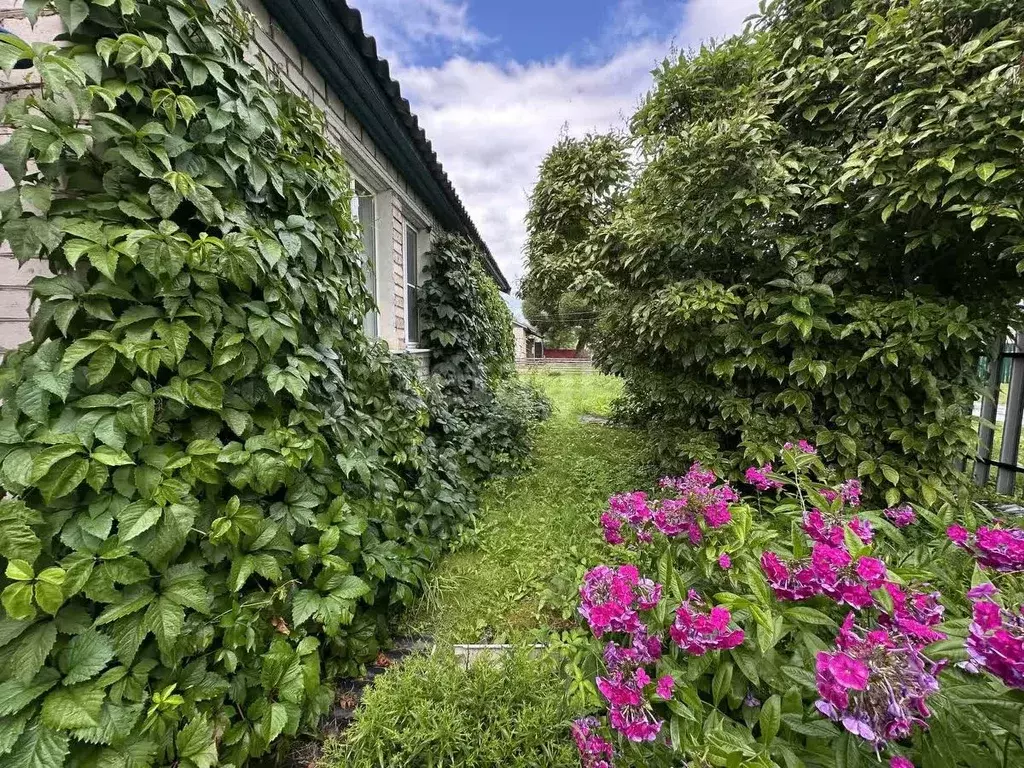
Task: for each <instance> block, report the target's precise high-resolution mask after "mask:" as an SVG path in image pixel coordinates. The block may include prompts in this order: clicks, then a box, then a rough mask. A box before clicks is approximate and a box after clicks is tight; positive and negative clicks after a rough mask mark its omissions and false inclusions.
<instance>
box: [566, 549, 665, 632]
mask: <svg viewBox="0 0 1024 768" xmlns="http://www.w3.org/2000/svg"><path fill="white" fill-rule="evenodd" d="M659 600H661V585H660V584H655V583H654V582H653V581H651V580H650V579H644V578H641V577H640V572H639V571H638V570H637V569H636V566H634V565H622V566H619V567H618V568H609V567H608V566H606V565H599V566H597V567H596V568H594V569H592V570H591V571H590V572H589V573H587V575H586V576H585V577H584V579H583V585H582V586H581V587H580V608H579V611H580V615H582V616H583V618H584V619H586V620H587V623H588V624H590V629H591V631H593V633H594V635H596V636H597V637H601V635H603V634H604V633H605V632H629V633H632V632H637V631H639V630H641V629H643V626H644V625H643V622H642V621H641V620H640V615H639V612H640V611H649V610H651V609H653V608H654V607H655V606H656V605H657V604H658V601H659Z"/></svg>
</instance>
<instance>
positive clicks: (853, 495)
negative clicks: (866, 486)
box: [839, 479, 862, 507]
mask: <svg viewBox="0 0 1024 768" xmlns="http://www.w3.org/2000/svg"><path fill="white" fill-rule="evenodd" d="M861 492H862V489H861V485H860V480H857V479H854V480H847V481H846V482H845V483H843V484H842V485H841V486H839V495H840V497H842V499H843V503H844V504H846V505H848V506H851V507H859V506H860V495H861Z"/></svg>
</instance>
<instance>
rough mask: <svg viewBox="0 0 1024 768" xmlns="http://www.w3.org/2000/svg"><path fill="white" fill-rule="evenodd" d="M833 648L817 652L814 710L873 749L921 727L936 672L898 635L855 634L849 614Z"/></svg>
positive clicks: (935, 666) (935, 687)
mask: <svg viewBox="0 0 1024 768" xmlns="http://www.w3.org/2000/svg"><path fill="white" fill-rule="evenodd" d="M836 647H837V650H836V651H835V652H832V653H828V652H824V651H822V652H821V653H819V654H818V656H817V660H816V661H817V664H816V681H817V685H818V694H819V696H820V697H821V698H820V699H819V700H818V701H817V702H816V704H815V706H816V707H817V709H818V711H820V712H821V713H822V714H823V715H825V716H826V717H828V718H829V719H831V720H834V721H835V722H838V723H842V725H843V727H844V728H846V730H848V731H849V732H850V733H853V734H855V735H857V736H859V737H861V738H862V739H865V740H867V741H870V742H871V743H872V744H873V745H874V746H875V748H876V749H879V748H881V747H882V746H883V745H884V744H885V743H886V742H888V741H900V740H902V739H906V738H907V737H908V736H910V733H911V731H912V729H913V727H914V726H915V725H921V726H922V727H927V722H926V719H927V718H928V716H929V714H930V713H929V710H928V706H927V699H928V697H930V696H931V695H932V694H934V693H936V692H937V691H938V690H939V682H938V678H937V677H936V675H937V674H938V672H939V670H940V669H941V668H942V667H941V665H940V664H935V663H933V662H931V661H930V660H929V659H928V658H927V657H926V656H924V655H923V654H922V653H921V650H920V648H917V647H915V646H914V645H912V644H910V643H908V642H907V641H906V639H905V638H903V637H901V636H900V635H898V634H890V633H889V632H887V631H886V630H884V629H874V630H872V631H870V632H867V633H865V634H864V635H861V634H859V633H858V632H857V631H856V628H855V627H854V623H853V615H852V614H850V615H849V616H847V618H846V621H844V622H843V626H842V628H841V629H840V631H839V635H838V636H837V637H836Z"/></svg>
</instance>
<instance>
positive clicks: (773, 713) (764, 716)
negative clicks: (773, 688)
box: [758, 694, 782, 744]
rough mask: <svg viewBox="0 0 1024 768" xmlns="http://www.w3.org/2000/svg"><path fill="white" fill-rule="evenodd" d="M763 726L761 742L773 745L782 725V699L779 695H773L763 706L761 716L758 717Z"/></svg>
mask: <svg viewBox="0 0 1024 768" xmlns="http://www.w3.org/2000/svg"><path fill="white" fill-rule="evenodd" d="M758 722H759V723H760V724H761V741H762V742H763V743H765V744H771V743H772V741H774V740H775V736H776V734H778V732H779V726H780V725H781V723H782V699H781V698H779V695H778V694H774V695H772V696H771V697H770V698H769V699H768V701H766V702H765V703H764V704H763V705H762V706H761V714H760V716H759V717H758Z"/></svg>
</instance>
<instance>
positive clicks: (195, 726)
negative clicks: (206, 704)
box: [174, 717, 217, 768]
mask: <svg viewBox="0 0 1024 768" xmlns="http://www.w3.org/2000/svg"><path fill="white" fill-rule="evenodd" d="M213 733H214V731H213V725H212V724H210V723H209V722H207V721H206V719H205V718H201V717H196V718H193V719H192V721H191V722H190V723H189V724H188V725H186V726H185V727H184V728H182V729H181V731H179V732H178V735H177V736H175V737H174V744H175V746H176V747H177V748H178V757H179V758H180V759H181V760H183V761H187V762H188V763H189V764H190V765H193V766H195V768H213V766H214V765H216V764H217V743H216V741H215V740H214V737H213Z"/></svg>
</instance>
